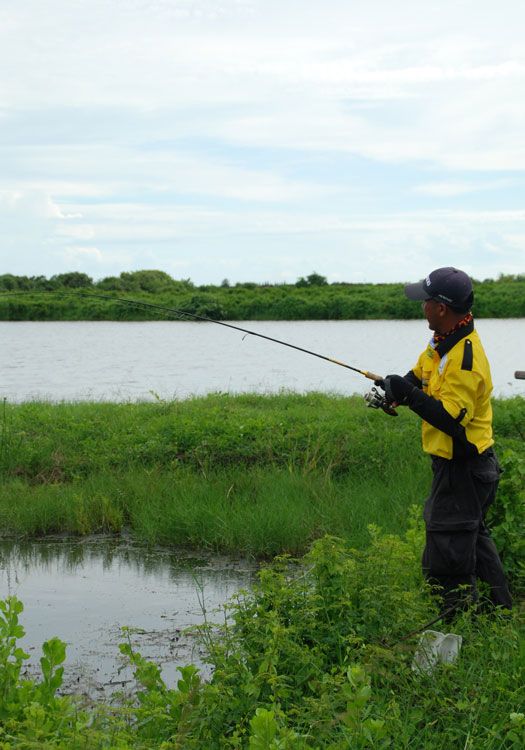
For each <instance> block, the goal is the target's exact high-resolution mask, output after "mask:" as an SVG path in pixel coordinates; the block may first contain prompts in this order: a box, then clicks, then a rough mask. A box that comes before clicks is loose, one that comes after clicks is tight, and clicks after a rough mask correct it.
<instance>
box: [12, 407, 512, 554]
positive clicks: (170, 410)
mask: <svg viewBox="0 0 525 750" xmlns="http://www.w3.org/2000/svg"><path fill="white" fill-rule="evenodd" d="M524 421H525V402H524V400H523V399H520V398H516V399H512V400H508V401H499V402H496V403H495V429H496V437H497V446H496V447H497V449H498V451H499V452H500V453H501V457H502V460H504V461H506V463H507V466H508V471H507V472H506V473H505V474H504V479H503V480H502V485H501V490H502V491H501V492H500V496H501V503H500V506H498V508H496V509H495V513H496V516H497V521H498V523H499V524H500V527H501V528H503V529H504V531H505V535H504V537H501V543H502V544H503V545H504V544H505V541H506V540H507V539H508V538H509V537H510V536H512V534H514V535H515V536H517V535H516V531H517V530H518V529H520V528H522V527H521V526H520V523H523V521H521V522H520V520H519V517H520V513H521V511H520V508H522V503H523V500H520V497H519V494H520V492H519V488H520V484H522V474H523V475H525V463H524V460H525V459H524V458H523V456H524V450H523V444H524V440H523V426H522V425H523V423H524ZM0 427H1V430H0V472H1V475H2V483H3V487H2V493H1V495H0V526H1V528H2V530H3V532H4V533H9V534H26V535H33V536H35V535H43V534H49V533H56V532H69V533H72V534H88V533H97V532H108V531H109V532H120V531H121V530H122V529H123V528H126V529H128V530H131V531H132V532H133V533H134V534H136V535H137V536H139V537H141V538H144V539H146V540H148V541H149V542H151V543H162V544H175V545H178V546H191V547H205V548H207V549H211V550H214V551H220V552H241V553H245V554H250V555H254V556H259V557H266V556H271V555H274V554H278V553H281V552H290V553H292V554H301V553H302V552H304V551H305V550H306V549H307V547H308V545H309V544H310V542H311V541H312V540H313V539H315V538H318V537H319V536H322V535H323V534H326V533H328V534H337V535H339V536H341V537H343V538H345V539H347V540H349V541H351V543H352V544H354V545H356V546H363V544H365V543H366V527H367V525H368V524H369V523H372V522H373V523H377V524H379V525H380V526H381V528H383V529H384V530H385V531H386V532H389V533H401V532H402V530H403V529H404V528H405V526H406V522H407V513H408V509H409V508H410V507H411V506H412V505H413V504H417V505H421V504H422V503H423V501H424V498H425V497H426V494H427V492H428V487H429V484H430V467H429V461H428V458H427V457H426V456H425V455H424V454H423V452H422V451H421V446H420V432H419V430H420V424H419V420H418V418H417V417H416V416H415V415H414V414H412V413H411V412H409V411H408V410H402V409H401V410H400V416H399V417H398V418H392V417H388V416H386V415H384V414H383V413H382V412H377V411H375V410H372V409H367V408H366V407H365V406H364V403H363V401H362V400H361V399H360V398H358V397H351V398H345V397H342V396H330V395H325V394H320V393H311V394H308V395H305V396H301V395H297V394H286V393H282V394H279V395H271V396H260V395H253V394H251V395H250V394H249V395H242V396H228V395H224V394H215V395H211V396H207V397H202V398H194V399H188V400H185V401H173V402H163V401H159V402H157V403H125V404H110V403H59V404H51V403H45V402H31V403H25V404H20V405H12V404H8V403H6V402H4V406H3V414H2V419H1V423H0ZM496 511H497V512H496ZM518 541H519V540H518V539H517V538H516V539H515V541H514V542H513V544H514V545H516V544H518ZM515 556H516V555H515Z"/></svg>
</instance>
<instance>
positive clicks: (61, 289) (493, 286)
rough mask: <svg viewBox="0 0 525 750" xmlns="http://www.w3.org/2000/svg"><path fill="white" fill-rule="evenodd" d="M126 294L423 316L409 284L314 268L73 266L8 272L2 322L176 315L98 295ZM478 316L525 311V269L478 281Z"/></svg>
mask: <svg viewBox="0 0 525 750" xmlns="http://www.w3.org/2000/svg"><path fill="white" fill-rule="evenodd" d="M96 294H99V295H105V296H106V297H124V298H127V299H132V300H136V301H142V302H149V303H153V304H158V305H164V306H167V307H173V308H176V309H177V310H181V311H183V312H188V313H193V314H196V315H202V316H205V317H209V318H212V319H214V320H370V319H401V320H408V319H414V318H420V317H422V311H421V307H420V305H418V304H417V303H414V302H410V301H409V300H407V299H406V298H405V296H404V294H403V284H400V283H396V284H361V283H349V282H335V283H332V284H329V283H328V282H327V280H326V278H325V277H324V276H321V275H320V274H317V273H312V274H310V275H309V276H307V277H306V278H304V277H301V278H299V279H298V280H297V281H296V282H295V284H270V283H265V284H257V283H255V282H245V283H237V284H235V285H231V284H230V283H229V281H228V279H224V280H223V281H222V282H221V284H219V285H211V284H207V285H201V286H197V285H195V284H194V283H193V282H192V281H191V280H190V279H181V280H176V279H173V278H172V277H171V276H170V275H169V274H167V273H165V272H164V271H157V270H142V271H134V272H129V273H128V272H124V273H121V274H120V276H109V277H106V278H103V279H101V280H99V281H94V280H93V279H92V278H91V277H90V276H88V275H87V274H85V273H79V272H76V271H72V272H70V273H63V274H57V275H54V276H51V277H50V278H46V277H45V276H14V275H12V274H4V275H3V276H0V320H150V319H158V318H159V317H161V318H170V317H172V316H170V314H169V313H163V312H161V311H155V310H148V309H146V308H143V307H140V306H136V307H135V306H133V305H127V304H122V303H120V302H117V301H115V302H112V301H111V299H109V300H108V299H97V298H95V297H91V296H90V295H96ZM474 294H475V302H474V307H473V311H474V314H475V316H476V317H478V318H519V317H524V316H525V274H520V275H516V276H514V275H507V276H503V275H502V276H500V277H499V278H498V279H497V280H494V279H485V280H484V281H478V280H474Z"/></svg>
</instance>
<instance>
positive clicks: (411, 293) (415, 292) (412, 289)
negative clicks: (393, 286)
mask: <svg viewBox="0 0 525 750" xmlns="http://www.w3.org/2000/svg"><path fill="white" fill-rule="evenodd" d="M405 296H406V297H408V299H412V300H424V299H431V296H430V294H429V293H428V292H427V290H426V289H425V287H424V286H423V282H422V281H417V282H416V283H415V284H405Z"/></svg>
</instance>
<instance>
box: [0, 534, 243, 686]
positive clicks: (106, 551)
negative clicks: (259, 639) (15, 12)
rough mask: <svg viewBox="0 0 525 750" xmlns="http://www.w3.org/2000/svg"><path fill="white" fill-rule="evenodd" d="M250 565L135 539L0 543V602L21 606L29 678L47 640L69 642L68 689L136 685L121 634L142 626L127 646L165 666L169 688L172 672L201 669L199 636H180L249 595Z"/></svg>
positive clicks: (23, 642) (95, 538) (59, 538)
mask: <svg viewBox="0 0 525 750" xmlns="http://www.w3.org/2000/svg"><path fill="white" fill-rule="evenodd" d="M254 574H255V566H254V565H253V564H252V563H250V562H248V561H246V560H232V559H229V558H217V557H212V556H206V555H203V556H202V557H199V558H196V557H195V556H194V555H193V556H192V555H188V554H185V553H184V552H182V551H174V550H171V549H165V548H164V549H163V548H153V547H149V546H148V545H146V544H142V543H139V542H137V541H134V540H132V539H126V538H120V537H91V538H87V539H71V538H61V537H55V538H49V537H48V538H46V539H42V540H35V541H23V540H22V541H21V540H12V539H4V540H2V541H1V542H0V582H1V595H2V598H3V597H5V596H6V595H8V594H11V595H13V594H16V596H18V598H19V599H20V600H21V601H22V602H23V604H24V612H23V613H22V615H21V618H20V621H21V624H22V626H23V627H24V630H25V631H26V636H25V637H24V638H23V639H22V640H21V645H22V646H23V647H24V648H25V649H26V651H27V653H29V655H30V659H29V662H28V666H27V670H28V674H30V675H35V674H38V673H39V658H40V656H41V645H42V643H43V641H45V640H47V639H49V638H51V637H53V636H57V637H59V638H61V639H62V640H64V641H66V643H67V644H68V647H67V660H66V669H65V681H66V685H67V689H68V690H76V691H80V692H83V693H86V694H88V695H91V696H93V695H96V694H98V693H99V692H101V691H102V692H105V693H107V692H108V691H109V692H113V691H114V690H116V689H121V688H123V689H127V688H130V687H131V686H132V671H131V670H130V668H129V667H126V668H125V669H124V670H121V668H122V661H121V658H120V653H119V650H118V644H119V643H120V642H121V641H122V640H123V637H122V628H123V627H131V628H134V629H138V632H135V633H134V634H133V636H132V637H133V643H134V647H135V649H136V650H137V651H139V652H140V653H141V654H142V655H143V656H146V657H148V658H150V659H153V660H154V661H155V662H156V663H158V664H161V666H162V669H163V676H164V678H165V680H166V682H167V683H168V684H169V685H174V684H175V682H176V679H177V677H178V672H177V667H178V666H182V665H183V664H187V663H190V662H191V663H196V664H199V665H200V666H201V667H202V668H203V669H204V673H205V674H206V667H205V665H203V663H202V656H203V655H202V653H200V652H199V650H198V644H197V640H196V639H195V637H191V636H190V637H187V636H184V630H185V629H187V628H190V627H193V626H195V625H197V624H200V623H201V622H202V621H203V619H204V613H203V607H204V609H205V610H206V616H207V617H208V619H211V620H212V621H213V620H214V618H218V621H219V622H220V621H221V620H222V615H220V614H217V612H216V611H217V608H219V607H220V606H221V605H222V604H224V603H226V602H227V601H228V600H229V599H230V598H231V597H232V595H233V594H234V593H235V592H236V591H238V590H239V589H242V588H249V587H250V585H251V582H252V580H253V576H254Z"/></svg>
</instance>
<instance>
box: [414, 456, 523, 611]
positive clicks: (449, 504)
mask: <svg viewBox="0 0 525 750" xmlns="http://www.w3.org/2000/svg"><path fill="white" fill-rule="evenodd" d="M432 471H433V475H434V476H433V481H432V488H431V491H430V495H429V497H428V498H427V501H426V503H425V508H424V513H423V515H424V519H425V527H426V545H425V549H424V550H423V557H422V564H423V573H424V574H425V576H426V577H427V579H428V580H429V582H430V583H431V584H432V585H434V586H436V587H439V591H440V593H441V595H442V597H443V605H444V609H449V608H451V607H454V606H458V607H459V606H463V605H466V606H468V604H469V603H472V602H475V601H477V599H478V594H477V586H476V581H477V579H478V578H479V579H480V580H482V581H486V582H487V583H488V585H489V589H490V601H491V603H492V605H493V606H498V605H499V606H502V607H505V608H507V609H510V608H511V607H512V598H511V595H510V592H509V588H508V584H507V579H506V577H505V573H504V571H503V567H502V564H501V560H500V558H499V555H498V551H497V549H496V546H495V544H494V542H493V541H492V539H491V537H490V531H489V529H488V528H487V525H486V523H485V518H486V515H487V512H488V509H489V508H490V506H491V505H492V503H493V502H494V498H495V496H496V490H497V487H498V482H499V475H500V468H499V463H498V459H497V457H496V454H495V453H494V451H493V450H492V448H489V449H488V450H487V451H485V453H483V454H482V455H481V456H477V457H476V458H473V459H457V460H456V459H453V460H447V459H444V458H439V457H437V456H433V457H432ZM451 616H453V613H452V615H451Z"/></svg>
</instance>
